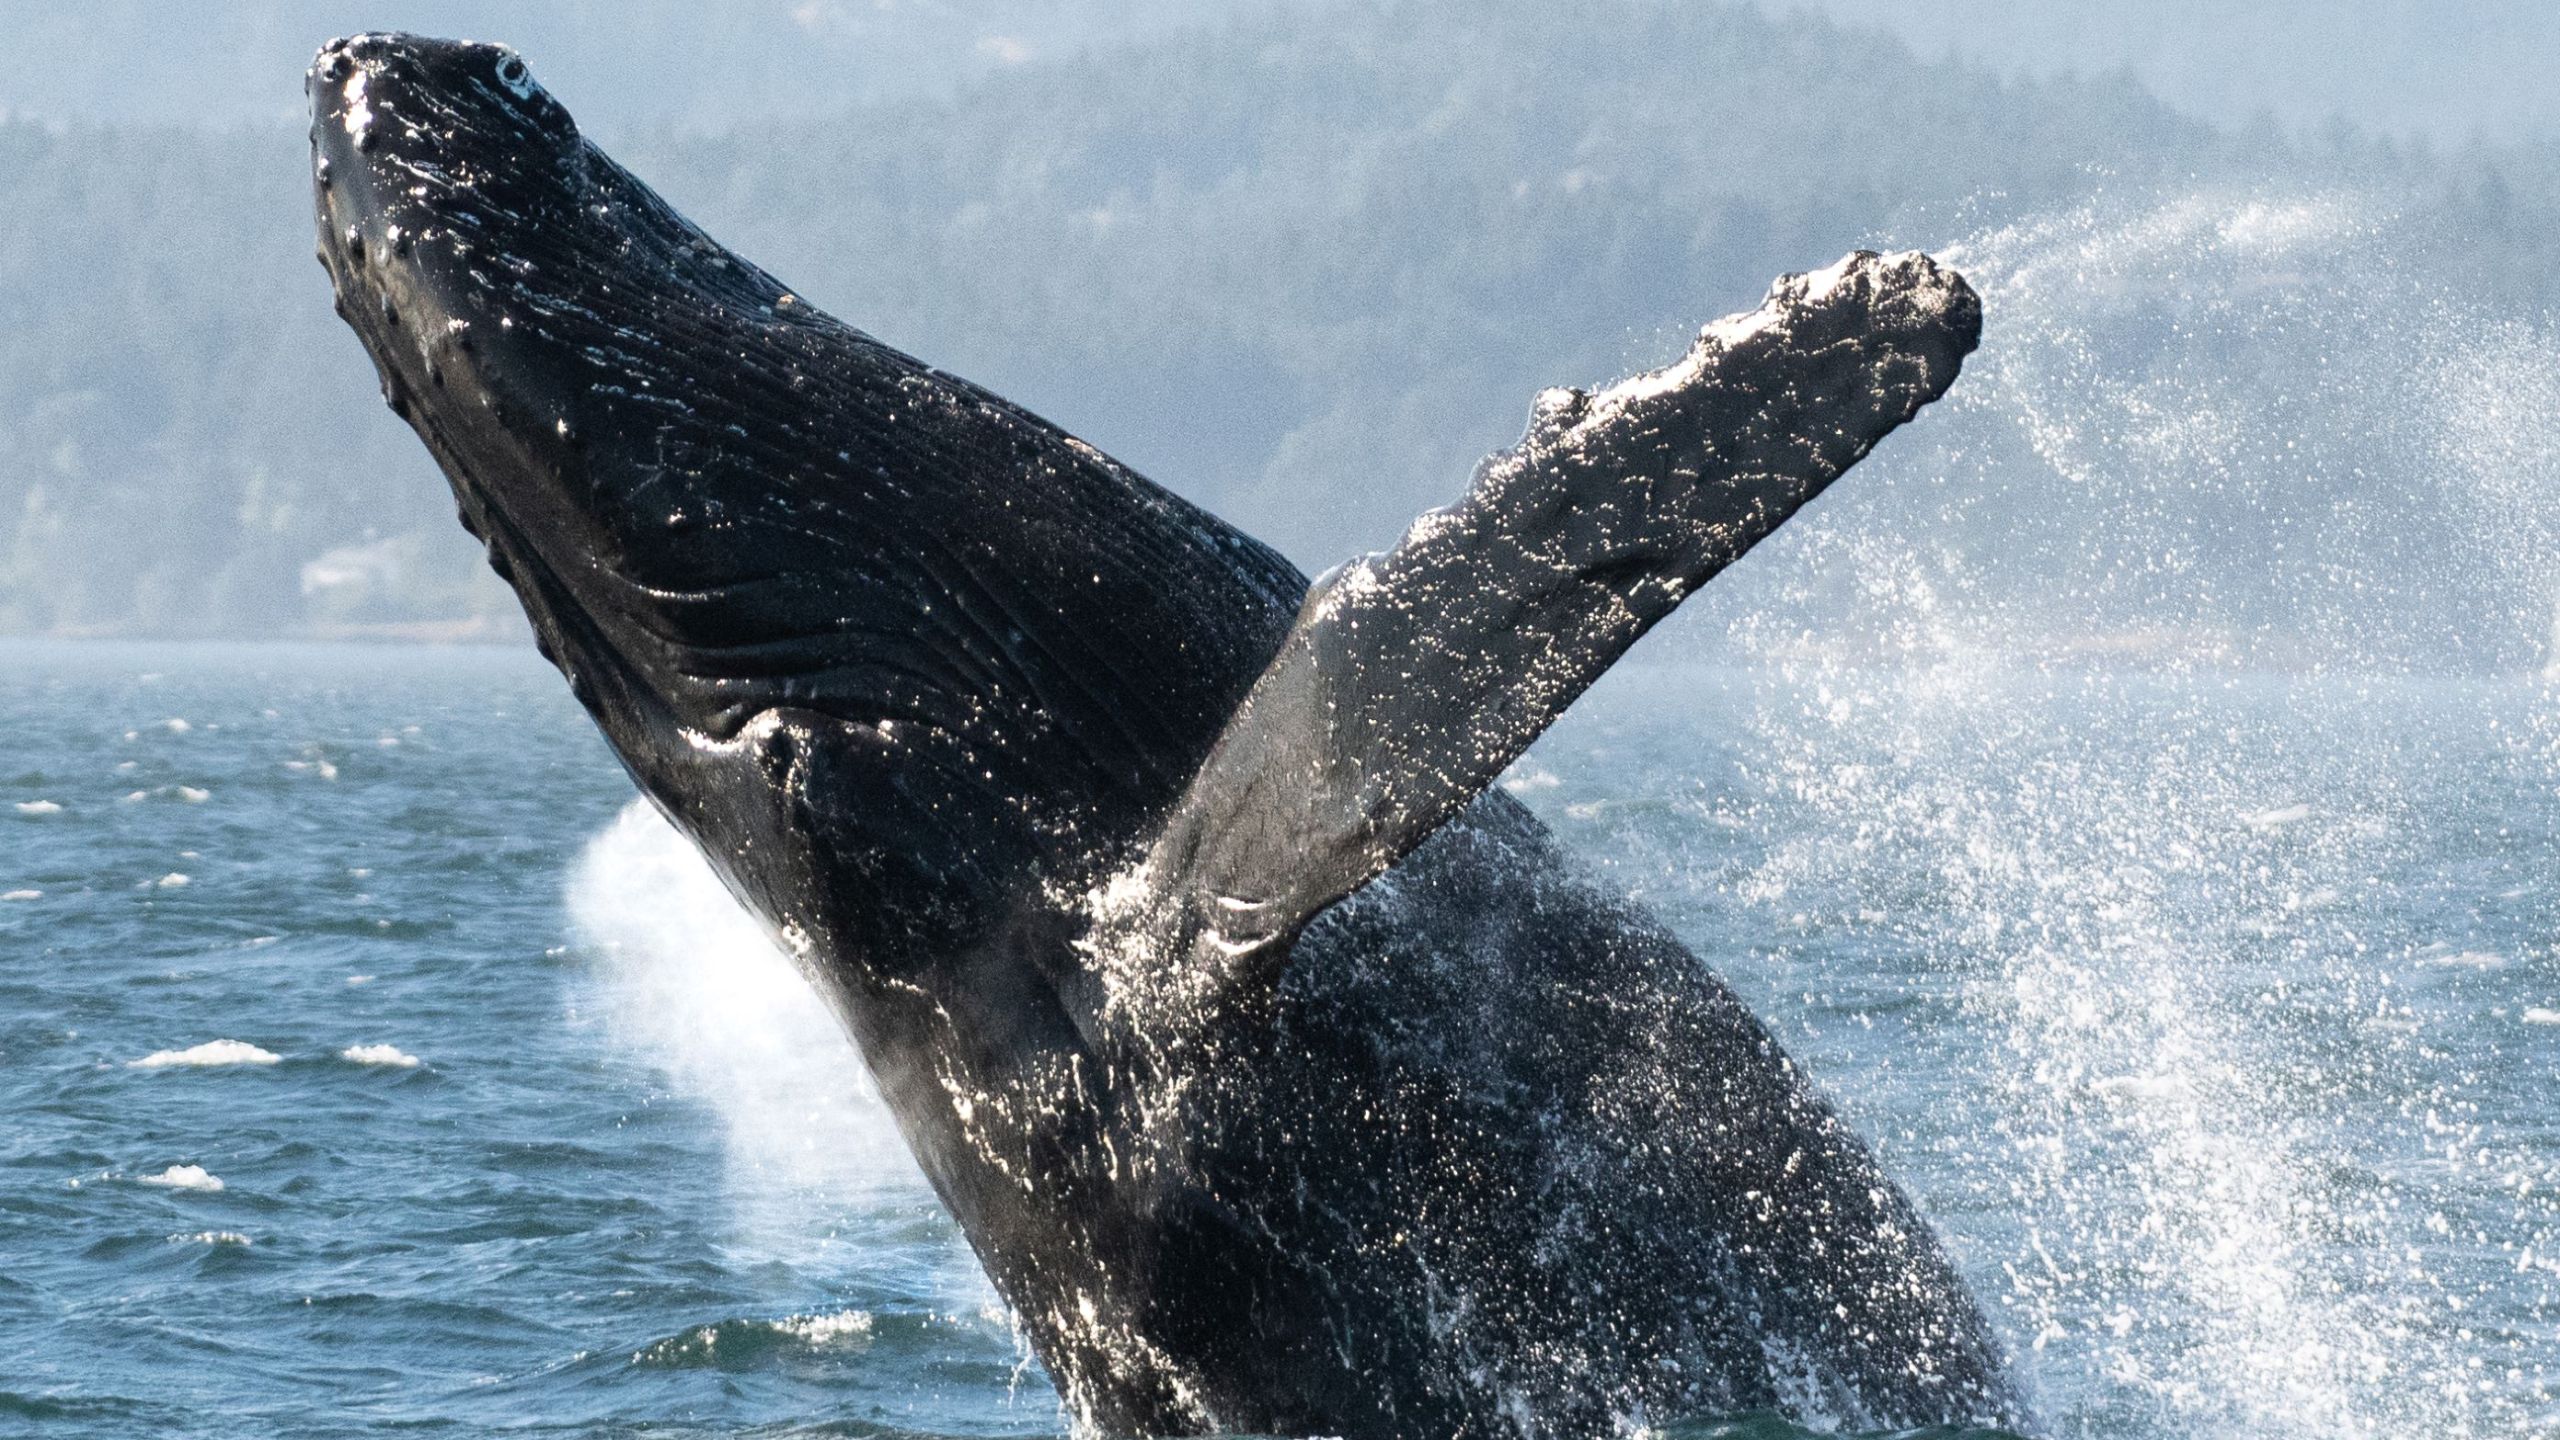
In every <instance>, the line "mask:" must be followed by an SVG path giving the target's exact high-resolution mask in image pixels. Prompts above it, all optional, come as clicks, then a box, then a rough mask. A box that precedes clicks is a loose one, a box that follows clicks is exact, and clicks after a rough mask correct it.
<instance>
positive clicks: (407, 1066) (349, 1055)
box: [338, 1045, 418, 1070]
mask: <svg viewBox="0 0 2560 1440" xmlns="http://www.w3.org/2000/svg"><path fill="white" fill-rule="evenodd" d="M338 1058H339V1059H341V1060H349V1061H353V1062H354V1063H356V1064H358V1065H381V1066H387V1067H389V1068H392V1069H395V1070H415V1069H417V1068H418V1057H417V1056H415V1055H412V1054H410V1053H409V1052H408V1051H406V1050H403V1049H401V1048H400V1047H399V1046H397V1045H350V1046H348V1047H347V1048H346V1049H344V1050H341V1051H339V1052H338Z"/></svg>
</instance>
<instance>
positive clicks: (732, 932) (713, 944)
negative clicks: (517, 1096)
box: [569, 800, 923, 1232]
mask: <svg viewBox="0 0 2560 1440" xmlns="http://www.w3.org/2000/svg"><path fill="white" fill-rule="evenodd" d="M569 912H570V917H571V919H572V920H573V922H574V923H575V925H576V927H577V929H578V931H579V933H580V934H581V936H583V937H584V938H585V940H586V941H587V943H588V944H589V945H591V946H592V947H594V950H595V952H596V954H597V957H598V963H597V967H596V973H597V977H598V979H599V981H600V982H601V983H600V985H599V988H598V991H597V995H596V998H597V999H598V1001H599V1002H600V1003H601V1007H602V1009H603V1010H604V1012H605V1016H606V1019H607V1022H608V1023H609V1025H610V1026H611V1028H612V1030H613V1031H614V1033H615V1034H616V1035H617V1036H618V1037H619V1038H621V1039H622V1040H623V1041H624V1042H625V1043H627V1044H629V1045H630V1046H632V1047H633V1048H635V1049H637V1050H640V1051H642V1052H644V1053H646V1054H647V1055H648V1056H649V1058H650V1059H651V1060H653V1061H654V1062H655V1063H656V1064H657V1065H658V1066H659V1067H660V1068H661V1069H663V1070H664V1071H665V1072H666V1074H667V1077H668V1079H669V1081H670V1082H671V1083H672V1084H673V1086H674V1087H675V1088H676V1089H677V1090H678V1091H680V1092H682V1093H683V1094H685V1095H687V1096H689V1097H692V1098H694V1099H697V1100H700V1101H702V1102H703V1103H705V1104H707V1105H709V1106H711V1107H713V1108H714V1109H716V1110H717V1111H718V1112H719V1114H720V1116H721V1118H722V1119H723V1120H724V1121H725V1122H726V1123H727V1126H728V1131H729V1153H730V1184H731V1190H732V1195H733V1198H734V1199H735V1200H736V1201H737V1202H738V1204H739V1205H740V1207H741V1209H742V1210H743V1211H745V1212H747V1213H748V1217H749V1219H750V1221H751V1223H753V1224H755V1225H756V1226H758V1227H760V1228H763V1229H767V1230H778V1231H786V1232H787V1231H792V1230H797V1229H802V1228H806V1227H810V1226H818V1227H823V1226H824V1225H825V1222H826V1217H827V1215H828V1214H829V1213H831V1212H830V1209H829V1207H831V1206H833V1205H836V1204H840V1203H841V1202H842V1201H844V1200H845V1199H847V1198H849V1197H854V1196H859V1195H860V1194H862V1193H864V1192H867V1191H876V1190H877V1189H879V1188H880V1187H882V1186H910V1185H920V1184H922V1183H923V1182H922V1177H921V1176H920V1175H918V1174H917V1173H916V1170H915V1166H914V1162H913V1161H912V1160H910V1159H909V1158H908V1157H907V1152H906V1147H905V1145H904V1143H903V1142H902V1141H901V1140H900V1139H899V1137H898V1134H897V1129H896V1125H895V1122H893V1121H892V1120H891V1119H890V1117H889V1114H888V1111H887V1109H886V1107H884V1106H883V1105H882V1104H881V1102H880V1099H879V1095H878V1092H877V1091H876V1090H875V1089H874V1087H873V1085H872V1082H871V1077H870V1074H869V1072H868V1071H867V1070H865V1068H864V1067H863V1064H862V1060H861V1057H860V1055H859V1054H858V1053H857V1052H856V1050H855V1048H854V1045H853V1042H852V1040H851V1039H849V1038H848V1037H847V1036H846V1034H845V1031H844V1028H843V1027H842V1026H841V1025H840V1024H838V1023H837V1021H836V1018H835V1016H834V1015H833V1014H832V1013H830V1012H829V1010H828V1009H827V1007H826V1005H825V1004H824V1003H823V1002H822V1001H821V1000H820V999H819V997H818V995H817V994H816V992H815V991H814V990H812V989H811V988H810V985H809V982H808V981H807V980H806V979H804V978H803V977H802V976H801V974H800V972H799V971H798V970H797V969H796V968H794V966H793V965H792V963H791V962H790V961H789V960H788V959H787V958H785V956H784V954H783V952H782V951H781V949H780V948H779V947H777V946H776V944H775V942H774V941H773V939H772V938H771V937H770V936H769V935H768V934H767V933H766V932H765V930H764V928H763V926H762V925H760V924H759V923H758V922H757V921H756V920H755V919H754V918H753V917H751V916H749V915H748V914H747V912H746V911H745V910H744V909H743V908H742V907H741V906H740V905H739V904H738V902H737V900H736V898H735V897H733V896H731V895H730V893H729V891H728V889H727V887H726V886H724V885H722V884H721V882H720V879H719V877H718V876H717V875H716V874H714V873H713V871H712V869H711V866H710V865H709V864H708V863H707V862H705V861H704V860H703V858H702V856H701V854H700V853H699V852H698V851H696V850H695V849H694V847H693V844H692V842H690V841H689V840H687V839H685V838H684V837H683V836H682V835H680V834H678V833H677V832H676V830H675V828H674V827H673V826H671V825H669V824H668V823H667V821H666V820H665V819H664V818H663V817H662V816H660V815H659V814H658V812H657V811H656V810H655V809H653V808H652V807H651V806H650V805H649V804H648V803H647V802H646V801H639V800H635V801H633V802H632V803H631V805H630V806H629V808H627V809H625V810H624V811H623V812H622V814H621V815H620V816H619V817H617V818H616V819H615V820H614V822H613V823H612V824H611V825H609V826H607V827H606V828H605V830H604V831H603V833H601V834H599V835H598V836H596V838H595V839H594V840H592V841H590V842H589V843H588V846H587V851H586V854H585V855H584V856H582V857H581V858H580V859H579V862H578V866H577V869H576V871H575V872H574V873H573V875H572V876H571V879H570V882H569Z"/></svg>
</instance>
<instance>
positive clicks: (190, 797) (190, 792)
mask: <svg viewBox="0 0 2560 1440" xmlns="http://www.w3.org/2000/svg"><path fill="white" fill-rule="evenodd" d="M178 798H179V799H181V800H184V801H186V802H187V803H188V804H190V805H201V804H203V803H204V802H206V801H207V800H210V799H212V798H213V792H212V791H210V790H200V789H198V788H196V787H195V786H193V785H181V786H179V787H178Z"/></svg>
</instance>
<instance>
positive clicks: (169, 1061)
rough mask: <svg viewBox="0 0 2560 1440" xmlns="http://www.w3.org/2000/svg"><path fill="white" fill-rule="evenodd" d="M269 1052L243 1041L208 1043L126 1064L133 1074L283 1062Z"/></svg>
mask: <svg viewBox="0 0 2560 1440" xmlns="http://www.w3.org/2000/svg"><path fill="white" fill-rule="evenodd" d="M283 1059H284V1057H283V1056H281V1055H278V1054H277V1053H276V1052H274V1051H273V1050H265V1049H261V1048H259V1047H258V1046H255V1045H252V1044H249V1043H248V1042H247V1041H245V1040H208V1041H206V1042H205V1043H203V1044H202V1045H192V1046H189V1047H188V1048H186V1049H184V1050H154V1051H153V1052H151V1053H150V1054H148V1055H145V1056H143V1057H142V1058H141V1059H139V1060H135V1061H132V1062H130V1063H129V1064H128V1066H127V1068H128V1069H133V1070H167V1069H172V1068H181V1067H183V1068H192V1069H200V1070H208V1069H214V1068H217V1067H220V1066H224V1065H273V1064H276V1063H278V1062H279V1061H281V1060H283Z"/></svg>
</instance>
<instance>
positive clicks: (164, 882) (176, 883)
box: [149, 870, 195, 890]
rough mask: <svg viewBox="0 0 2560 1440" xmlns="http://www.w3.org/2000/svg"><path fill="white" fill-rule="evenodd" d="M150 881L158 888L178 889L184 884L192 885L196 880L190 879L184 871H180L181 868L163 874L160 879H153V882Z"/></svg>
mask: <svg viewBox="0 0 2560 1440" xmlns="http://www.w3.org/2000/svg"><path fill="white" fill-rule="evenodd" d="M149 883H150V884H151V885H152V886H153V887H155V888H158V889H161V890H175V889H178V888H179V887H180V886H184V885H191V884H193V883H195V882H194V881H193V880H192V879H190V878H189V877H188V876H187V874H186V873H185V872H184V871H180V870H172V871H170V872H169V873H168V874H166V875H163V876H161V877H160V878H159V879H157V880H154V881H151V882H149Z"/></svg>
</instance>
